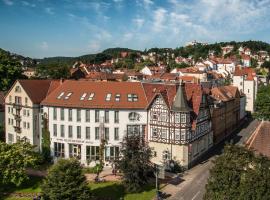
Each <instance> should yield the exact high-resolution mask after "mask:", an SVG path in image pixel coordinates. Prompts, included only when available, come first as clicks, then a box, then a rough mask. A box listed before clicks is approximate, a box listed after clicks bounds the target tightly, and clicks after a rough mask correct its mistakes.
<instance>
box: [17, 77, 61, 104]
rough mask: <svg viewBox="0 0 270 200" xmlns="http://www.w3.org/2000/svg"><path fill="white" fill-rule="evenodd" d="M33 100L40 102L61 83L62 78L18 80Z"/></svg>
mask: <svg viewBox="0 0 270 200" xmlns="http://www.w3.org/2000/svg"><path fill="white" fill-rule="evenodd" d="M18 82H19V83H20V84H21V86H22V87H23V89H24V90H25V92H26V93H27V95H28V96H29V98H30V99H31V101H32V102H33V103H35V104H39V103H40V102H41V101H42V100H43V99H44V98H45V97H46V95H47V94H49V93H51V92H52V91H53V90H54V89H55V88H56V87H57V86H59V85H60V80H58V81H56V80H18Z"/></svg>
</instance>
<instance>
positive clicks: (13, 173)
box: [0, 142, 40, 188]
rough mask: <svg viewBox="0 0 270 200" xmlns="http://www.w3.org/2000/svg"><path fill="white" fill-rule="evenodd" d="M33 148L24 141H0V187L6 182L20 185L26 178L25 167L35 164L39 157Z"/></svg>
mask: <svg viewBox="0 0 270 200" xmlns="http://www.w3.org/2000/svg"><path fill="white" fill-rule="evenodd" d="M33 149H34V146H32V145H31V144H29V143H25V142H18V143H15V144H6V143H4V142H0V188H1V185H7V184H15V185H20V184H21V183H23V182H24V181H25V180H26V179H28V176H27V174H26V167H34V166H36V165H37V163H38V161H39V159H40V157H39V156H38V154H37V153H35V152H34V151H33Z"/></svg>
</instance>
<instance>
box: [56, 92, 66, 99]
mask: <svg viewBox="0 0 270 200" xmlns="http://www.w3.org/2000/svg"><path fill="white" fill-rule="evenodd" d="M64 94H65V92H61V94H59V96H58V97H57V99H61V98H62V96H63V95H64Z"/></svg>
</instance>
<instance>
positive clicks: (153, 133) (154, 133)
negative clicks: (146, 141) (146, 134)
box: [152, 128, 158, 137]
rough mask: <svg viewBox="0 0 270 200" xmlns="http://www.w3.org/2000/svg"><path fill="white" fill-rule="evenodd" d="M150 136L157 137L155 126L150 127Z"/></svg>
mask: <svg viewBox="0 0 270 200" xmlns="http://www.w3.org/2000/svg"><path fill="white" fill-rule="evenodd" d="M152 136H153V137H157V136H158V131H157V128H152Z"/></svg>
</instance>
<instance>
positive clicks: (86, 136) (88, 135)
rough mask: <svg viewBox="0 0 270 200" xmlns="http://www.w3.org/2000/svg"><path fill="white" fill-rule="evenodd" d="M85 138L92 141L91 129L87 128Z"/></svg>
mask: <svg viewBox="0 0 270 200" xmlns="http://www.w3.org/2000/svg"><path fill="white" fill-rule="evenodd" d="M85 138H86V139H88V140H89V139H90V127H86V128H85Z"/></svg>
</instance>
